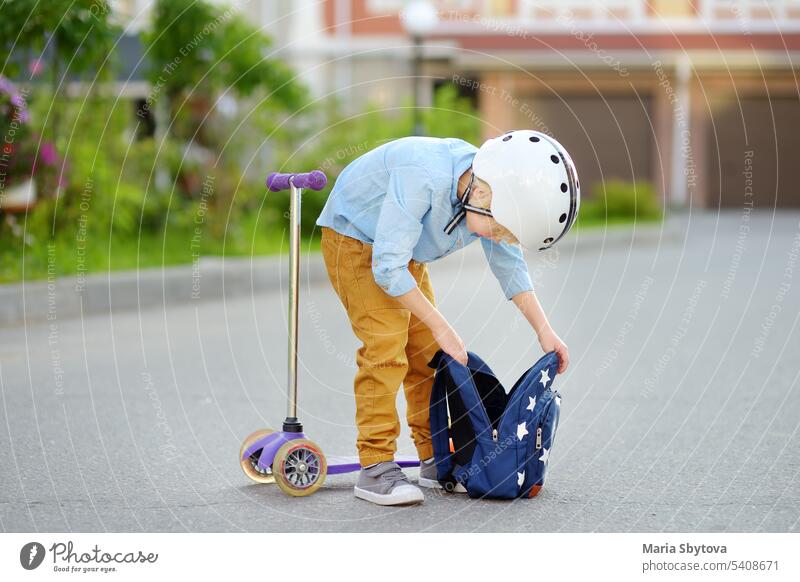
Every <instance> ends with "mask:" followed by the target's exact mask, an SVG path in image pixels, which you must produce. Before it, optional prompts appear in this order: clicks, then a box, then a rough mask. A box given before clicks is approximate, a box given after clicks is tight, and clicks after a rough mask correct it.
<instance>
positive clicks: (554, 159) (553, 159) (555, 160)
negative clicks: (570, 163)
mask: <svg viewBox="0 0 800 582" xmlns="http://www.w3.org/2000/svg"><path fill="white" fill-rule="evenodd" d="M550 161H551V162H553V163H554V164H557V163H558V156H557V155H555V154H553V155H552V156H550Z"/></svg>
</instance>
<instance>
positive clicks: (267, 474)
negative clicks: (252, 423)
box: [239, 428, 275, 484]
mask: <svg viewBox="0 0 800 582" xmlns="http://www.w3.org/2000/svg"><path fill="white" fill-rule="evenodd" d="M273 432H275V431H274V430H272V429H269V428H265V429H262V430H257V431H256V432H254V433H252V434H251V435H249V436H248V437H247V438H246V439H244V442H243V443H242V447H241V448H240V449H239V464H240V465H241V466H242V471H244V474H245V475H247V476H248V477H249V478H250V479H251V480H253V481H255V482H256V483H265V484H266V483H275V475H273V474H272V468H271V467H269V468H266V469H262V468H261V467H259V466H258V459H259V457H261V451H262V450H263V449H258V450H256V451H253V453H252V454H251V455H250V456H249V457H247V458H244V453H245V451H246V450H247V449H249V448H250V447H251V446H253V444H255V443H256V442H258V441H259V440H261V439H263V438H264V437H266V436H268V435H271V434H272V433H273Z"/></svg>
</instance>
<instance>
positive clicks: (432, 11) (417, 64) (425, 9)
mask: <svg viewBox="0 0 800 582" xmlns="http://www.w3.org/2000/svg"><path fill="white" fill-rule="evenodd" d="M400 20H401V22H402V23H403V28H405V30H406V32H407V33H408V34H409V35H411V38H412V41H413V44H414V56H413V61H412V65H413V68H412V73H411V74H412V81H413V89H412V90H413V92H414V135H422V134H423V133H424V130H423V127H422V115H421V112H420V109H419V91H420V84H419V78H420V75H421V74H422V37H423V36H425V35H426V34H428V33H430V32H431V31H432V30H433V29H434V28H436V25H437V24H438V22H439V16H438V15H437V14H436V7H435V6H434V5H433V4H431V2H430V1H429V0H412V1H411V2H409V3H408V5H407V6H406V7H405V8H404V9H403V11H402V12H401V13H400Z"/></svg>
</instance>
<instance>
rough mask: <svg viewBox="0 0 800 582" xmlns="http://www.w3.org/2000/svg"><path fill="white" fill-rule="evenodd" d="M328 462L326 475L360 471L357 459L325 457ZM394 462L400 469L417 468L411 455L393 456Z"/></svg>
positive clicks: (417, 462)
mask: <svg viewBox="0 0 800 582" xmlns="http://www.w3.org/2000/svg"><path fill="white" fill-rule="evenodd" d="M325 459H326V460H327V461H328V475H338V474H340V473H352V472H353V471H360V470H361V463H359V462H358V457H342V456H328V455H326V456H325ZM394 462H395V463H397V464H398V465H400V466H401V467H403V468H405V467H419V459H418V458H417V457H415V456H413V455H395V458H394Z"/></svg>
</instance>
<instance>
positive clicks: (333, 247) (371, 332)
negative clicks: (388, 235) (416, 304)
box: [321, 227, 439, 466]
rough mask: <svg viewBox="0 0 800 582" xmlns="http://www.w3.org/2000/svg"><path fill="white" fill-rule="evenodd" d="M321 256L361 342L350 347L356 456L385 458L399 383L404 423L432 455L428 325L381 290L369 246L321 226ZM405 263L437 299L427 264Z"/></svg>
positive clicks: (394, 433)
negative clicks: (353, 357)
mask: <svg viewBox="0 0 800 582" xmlns="http://www.w3.org/2000/svg"><path fill="white" fill-rule="evenodd" d="M321 244H322V255H323V257H324V258H325V266H326V268H327V270H328V277H329V278H330V280H331V284H332V285H333V288H334V290H335V291H336V294H337V295H338V296H339V299H340V300H341V302H342V305H343V306H344V308H345V310H346V311H347V315H348V317H349V318H350V325H351V326H352V328H353V332H354V333H355V334H356V337H358V339H359V340H361V344H362V345H361V347H360V348H359V349H358V351H357V352H356V364H357V365H358V371H357V372H356V377H355V382H354V385H355V386H354V387H355V396H356V425H357V427H358V440H357V443H356V444H357V447H358V457H359V461H360V462H361V465H362V466H366V465H371V464H372V463H379V462H382V461H391V460H392V459H393V458H394V453H395V452H396V451H397V444H396V440H397V437H398V435H399V434H400V420H399V418H398V415H397V406H396V401H397V391H398V390H399V389H400V384H401V383H402V384H403V388H404V391H405V397H406V404H407V421H408V426H409V428H410V429H411V436H412V438H413V439H414V445H415V446H416V448H417V453H418V454H419V458H420V459H427V458H429V457H431V456H433V446H432V444H431V428H430V415H429V409H428V406H429V404H430V396H431V388H432V386H433V370H432V369H431V368H429V367H428V362H430V360H431V358H433V355H434V354H435V353H436V350H438V349H439V348H438V345H437V344H436V341H435V340H434V339H433V335H432V334H431V332H430V330H429V329H428V327H427V326H426V325H424V324H423V323H422V322H421V321H420V320H419V319H417V318H416V316H414V315H413V314H412V313H411V312H410V311H409V310H408V309H405V308H404V307H403V306H402V305H401V304H400V303H399V302H398V301H397V299H395V298H394V297H392V296H390V295H387V294H386V292H385V291H384V290H383V289H381V288H380V287H379V286H378V284H377V283H375V279H374V278H373V275H372V245H369V244H365V243H363V242H361V241H359V240H357V239H354V238H351V237H347V236H344V235H342V234H339V233H338V232H336V231H335V230H332V229H330V228H326V227H322V243H321ZM408 269H409V271H410V272H411V274H412V275H413V276H414V279H415V280H416V281H417V285H418V286H419V288H420V290H421V291H422V293H423V294H424V295H425V297H427V298H428V300H429V301H430V302H431V303H433V304H434V305H435V300H434V295H433V288H432V287H431V280H430V277H429V276H428V269H427V267H426V266H425V265H424V264H422V263H418V262H416V261H413V260H412V261H411V262H410V263H409V264H408Z"/></svg>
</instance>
